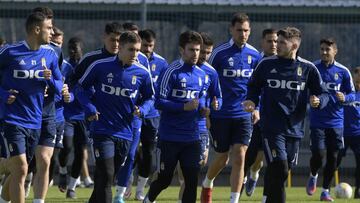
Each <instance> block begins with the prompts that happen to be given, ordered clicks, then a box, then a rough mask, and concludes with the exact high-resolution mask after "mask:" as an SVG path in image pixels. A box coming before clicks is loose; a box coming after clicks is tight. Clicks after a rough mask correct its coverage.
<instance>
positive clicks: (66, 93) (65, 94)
mask: <svg viewBox="0 0 360 203" xmlns="http://www.w3.org/2000/svg"><path fill="white" fill-rule="evenodd" d="M61 95H62V96H63V99H64V102H65V103H70V100H71V95H70V92H69V88H68V85H67V84H64V85H63V88H62V89H61Z"/></svg>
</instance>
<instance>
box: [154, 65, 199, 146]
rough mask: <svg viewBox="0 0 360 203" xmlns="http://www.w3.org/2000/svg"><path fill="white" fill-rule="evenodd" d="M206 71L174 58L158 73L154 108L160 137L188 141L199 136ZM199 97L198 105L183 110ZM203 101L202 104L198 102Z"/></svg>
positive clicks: (168, 139) (197, 138)
mask: <svg viewBox="0 0 360 203" xmlns="http://www.w3.org/2000/svg"><path fill="white" fill-rule="evenodd" d="M204 82H205V72H204V71H203V70H201V69H200V68H199V67H198V66H197V65H189V64H185V63H184V62H183V61H182V60H176V61H175V62H173V63H172V64H171V65H170V66H169V68H168V69H166V70H165V71H164V72H163V73H162V74H161V76H160V84H159V86H158V90H157V91H156V96H155V107H156V108H157V109H159V110H160V112H161V113H160V114H161V116H160V127H159V135H160V136H159V139H160V140H166V141H175V142H191V141H195V140H199V139H200V133H199V121H200V114H199V110H198V109H200V108H202V107H204V106H205V103H204V102H205V100H204V98H203V97H204V90H205V89H204ZM195 98H199V102H200V104H199V108H198V109H197V110H194V111H185V110H184V104H185V103H187V102H189V101H191V100H193V99H195ZM201 102H202V103H201Z"/></svg>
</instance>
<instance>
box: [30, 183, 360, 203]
mask: <svg viewBox="0 0 360 203" xmlns="http://www.w3.org/2000/svg"><path fill="white" fill-rule="evenodd" d="M200 189H201V188H200V187H199V190H198V197H199V195H200ZM178 190H179V187H169V188H168V189H166V190H164V191H163V192H162V193H161V194H160V196H159V197H158V199H157V202H158V203H168V202H169V203H170V202H171V203H174V202H177V193H178ZM91 192H92V189H87V188H77V189H76V193H77V197H78V199H76V200H69V199H65V198H64V197H65V193H60V192H59V190H58V189H57V187H51V188H50V189H49V192H48V195H47V199H46V202H49V203H50V202H85V201H87V200H88V199H89V197H90V195H91ZM133 194H134V191H133ZM229 195H230V189H229V187H215V190H214V193H213V202H214V203H224V202H225V203H226V202H229ZM319 196H320V191H319V190H318V191H317V192H316V193H315V194H314V195H313V196H307V195H306V192H305V188H303V187H293V188H288V189H287V201H286V202H293V203H315V202H316V203H320V201H319ZM30 198H31V197H30ZM30 198H29V199H28V200H29V201H27V202H31V199H30ZM261 198H262V188H260V187H259V188H256V190H255V193H254V195H253V196H252V197H247V196H246V195H245V194H244V196H243V197H242V198H241V199H240V202H246V203H259V202H261ZM126 202H127V203H135V202H137V203H139V201H135V200H133V199H132V200H128V201H126ZM198 202H200V201H199V200H198ZM335 202H336V203H345V202H346V203H359V202H360V201H359V200H354V199H349V200H342V199H336V200H335Z"/></svg>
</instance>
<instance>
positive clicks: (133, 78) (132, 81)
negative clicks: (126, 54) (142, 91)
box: [131, 75, 136, 85]
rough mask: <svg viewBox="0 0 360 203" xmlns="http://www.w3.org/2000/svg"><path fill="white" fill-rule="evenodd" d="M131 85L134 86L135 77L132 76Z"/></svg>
mask: <svg viewBox="0 0 360 203" xmlns="http://www.w3.org/2000/svg"><path fill="white" fill-rule="evenodd" d="M131 84H133V85H135V84H136V75H133V76H132V79H131Z"/></svg>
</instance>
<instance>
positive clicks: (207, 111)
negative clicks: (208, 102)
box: [200, 107, 210, 118]
mask: <svg viewBox="0 0 360 203" xmlns="http://www.w3.org/2000/svg"><path fill="white" fill-rule="evenodd" d="M200 115H201V116H202V117H205V118H207V117H209V116H210V109H209V108H206V107H203V108H201V109H200Z"/></svg>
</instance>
